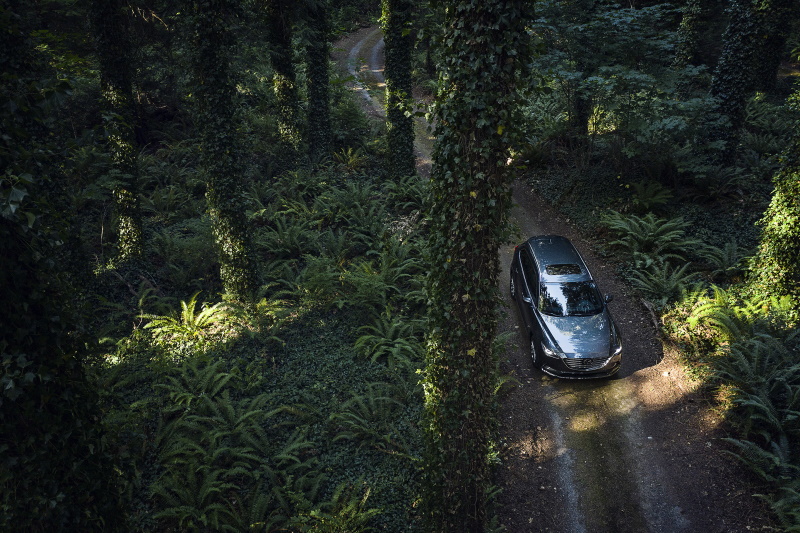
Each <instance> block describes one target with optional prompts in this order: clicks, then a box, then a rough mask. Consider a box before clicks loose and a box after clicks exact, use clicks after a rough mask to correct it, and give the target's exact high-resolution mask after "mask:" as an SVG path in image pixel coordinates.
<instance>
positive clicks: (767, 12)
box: [755, 0, 800, 91]
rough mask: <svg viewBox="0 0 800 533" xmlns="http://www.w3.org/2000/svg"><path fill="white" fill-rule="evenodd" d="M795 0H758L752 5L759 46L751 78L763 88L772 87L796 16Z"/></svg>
mask: <svg viewBox="0 0 800 533" xmlns="http://www.w3.org/2000/svg"><path fill="white" fill-rule="evenodd" d="M799 11H800V10H798V6H797V3H796V0H762V1H761V2H759V3H758V4H757V6H756V14H757V16H758V27H759V37H758V41H757V42H759V43H760V44H761V46H760V47H759V50H758V53H757V57H756V72H755V80H756V82H757V84H758V88H759V89H760V90H763V91H771V90H773V89H775V84H776V82H777V79H778V77H777V75H778V67H779V66H780V64H781V60H782V59H783V58H784V52H785V48H786V39H787V37H788V34H789V28H790V27H791V25H792V24H793V23H794V22H795V21H796V20H797V19H798V16H800V12H799Z"/></svg>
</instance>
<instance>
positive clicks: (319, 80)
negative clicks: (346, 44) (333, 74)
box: [306, 0, 333, 162]
mask: <svg viewBox="0 0 800 533" xmlns="http://www.w3.org/2000/svg"><path fill="white" fill-rule="evenodd" d="M329 10H330V6H329V5H328V0H309V4H308V15H307V20H308V25H309V30H310V31H309V41H308V47H307V50H306V54H307V61H308V145H309V149H308V150H309V156H310V157H311V160H312V161H313V162H319V161H321V160H322V159H324V158H325V157H327V156H328V155H329V154H330V151H331V140H332V137H333V134H332V132H331V109H330V108H331V106H330V91H329V84H330V70H329V69H330V65H329V62H330V50H331V45H330V13H329Z"/></svg>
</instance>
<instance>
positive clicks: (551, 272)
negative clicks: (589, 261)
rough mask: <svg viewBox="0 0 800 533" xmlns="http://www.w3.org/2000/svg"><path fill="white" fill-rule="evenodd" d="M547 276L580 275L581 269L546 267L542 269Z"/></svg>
mask: <svg viewBox="0 0 800 533" xmlns="http://www.w3.org/2000/svg"><path fill="white" fill-rule="evenodd" d="M544 270H545V272H547V275H548V276H570V275H572V274H580V273H581V267H579V266H578V265H574V264H573V265H547V266H546V267H545V268H544Z"/></svg>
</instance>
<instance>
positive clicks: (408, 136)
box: [382, 0, 416, 178]
mask: <svg viewBox="0 0 800 533" xmlns="http://www.w3.org/2000/svg"><path fill="white" fill-rule="evenodd" d="M382 4H383V34H384V41H385V43H386V47H385V54H386V68H385V72H384V74H385V78H386V118H387V132H386V142H387V145H388V151H389V154H388V166H389V176H390V177H392V178H398V177H404V176H410V175H412V174H414V173H415V171H416V162H415V158H414V119H413V117H412V116H411V114H410V113H411V112H412V111H413V100H412V97H411V89H412V83H411V50H412V47H413V41H412V38H411V31H410V30H411V29H410V27H409V23H410V22H411V8H412V5H413V3H412V2H411V0H383V2H382Z"/></svg>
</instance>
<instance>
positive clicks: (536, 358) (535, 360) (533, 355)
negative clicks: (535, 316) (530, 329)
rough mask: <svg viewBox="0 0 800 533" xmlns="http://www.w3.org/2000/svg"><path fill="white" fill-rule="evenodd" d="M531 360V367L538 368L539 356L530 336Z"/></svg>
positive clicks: (533, 340) (534, 340) (534, 341)
mask: <svg viewBox="0 0 800 533" xmlns="http://www.w3.org/2000/svg"><path fill="white" fill-rule="evenodd" d="M531 359H533V366H539V355H538V349H537V347H536V339H534V338H533V335H531Z"/></svg>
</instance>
